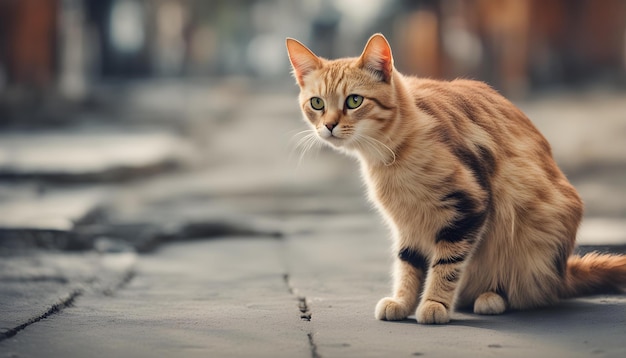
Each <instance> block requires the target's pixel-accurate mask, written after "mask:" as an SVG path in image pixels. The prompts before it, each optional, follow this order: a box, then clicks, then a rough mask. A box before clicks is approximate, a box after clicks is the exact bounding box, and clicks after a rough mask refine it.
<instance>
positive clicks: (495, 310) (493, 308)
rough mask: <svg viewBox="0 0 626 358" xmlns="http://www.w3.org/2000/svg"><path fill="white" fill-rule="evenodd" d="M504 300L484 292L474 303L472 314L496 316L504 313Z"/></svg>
mask: <svg viewBox="0 0 626 358" xmlns="http://www.w3.org/2000/svg"><path fill="white" fill-rule="evenodd" d="M506 306H507V303H506V300H505V299H504V297H502V296H500V295H499V294H497V293H495V292H491V291H490V292H485V293H483V294H481V295H480V296H478V298H476V300H475V301H474V313H476V314H482V315H498V314H502V313H504V311H506Z"/></svg>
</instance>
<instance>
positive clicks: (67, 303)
mask: <svg viewBox="0 0 626 358" xmlns="http://www.w3.org/2000/svg"><path fill="white" fill-rule="evenodd" d="M82 294H83V291H82V290H80V289H77V290H74V291H72V292H71V293H70V294H69V295H68V297H66V298H65V299H62V300H61V301H60V302H58V303H55V304H53V305H52V306H51V307H50V308H49V309H48V310H47V311H46V312H44V313H43V314H41V315H39V316H37V317H33V318H31V319H29V320H28V321H27V322H25V323H22V324H20V325H19V326H17V327H13V328H10V329H8V330H7V331H5V332H2V333H0V342H2V341H3V340H5V339H8V338H11V337H13V336H15V335H16V334H17V333H18V332H20V331H21V330H23V329H25V328H26V327H28V326H30V325H31V324H34V323H37V322H39V321H41V320H43V319H46V318H48V317H50V316H52V315H54V314H58V313H60V312H61V311H63V310H64V309H65V308H68V307H71V306H73V305H74V301H75V300H76V298H78V297H79V296H80V295H82Z"/></svg>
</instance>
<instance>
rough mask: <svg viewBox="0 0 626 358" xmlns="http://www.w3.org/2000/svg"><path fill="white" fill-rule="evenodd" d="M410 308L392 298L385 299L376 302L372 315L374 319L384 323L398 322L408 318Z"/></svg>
mask: <svg viewBox="0 0 626 358" xmlns="http://www.w3.org/2000/svg"><path fill="white" fill-rule="evenodd" d="M410 310H411V308H410V307H407V306H406V305H405V304H403V303H402V302H400V301H399V300H396V299H395V298H392V297H385V298H383V299H382V300H380V301H378V304H377V305H376V310H375V312H374V315H375V316H376V319H380V320H385V321H400V320H403V319H405V318H407V317H408V316H409V311H410Z"/></svg>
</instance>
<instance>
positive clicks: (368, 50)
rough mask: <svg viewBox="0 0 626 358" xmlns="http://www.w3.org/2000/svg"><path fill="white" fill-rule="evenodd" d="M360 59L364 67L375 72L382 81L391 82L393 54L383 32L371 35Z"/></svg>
mask: <svg viewBox="0 0 626 358" xmlns="http://www.w3.org/2000/svg"><path fill="white" fill-rule="evenodd" d="M359 61H360V64H361V67H362V68H366V69H368V70H370V71H372V72H373V73H375V74H376V75H377V76H379V77H380V79H381V81H385V82H389V81H390V80H391V72H392V71H393V56H392V55H391V47H390V46H389V42H387V39H385V36H383V35H382V34H374V35H372V37H370V39H369V41H367V45H365V49H364V50H363V53H362V54H361V57H360V58H359Z"/></svg>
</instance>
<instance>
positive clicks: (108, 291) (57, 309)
mask: <svg viewBox="0 0 626 358" xmlns="http://www.w3.org/2000/svg"><path fill="white" fill-rule="evenodd" d="M135 276H136V273H135V271H134V270H129V271H127V272H126V273H125V274H124V275H123V276H122V278H121V280H120V281H119V282H118V283H117V284H115V285H114V286H113V287H109V288H104V289H102V291H101V293H102V294H103V295H105V296H113V295H114V294H115V292H117V291H119V290H121V289H123V288H124V287H126V286H127V285H128V284H129V283H130V281H132V279H133V278H135ZM92 289H95V287H92ZM85 290H87V292H88V291H89V290H90V289H87V288H85V289H80V288H79V289H75V290H73V291H72V292H71V293H70V294H69V295H68V296H67V297H66V298H64V299H62V300H60V301H59V302H57V303H55V304H53V305H52V306H51V307H50V308H49V309H48V310H46V312H44V313H43V314H41V315H39V316H37V317H33V318H30V319H29V320H28V321H26V322H25V323H22V324H20V325H19V326H16V327H13V328H9V329H8V330H6V331H4V332H0V342H2V341H4V340H6V339H9V338H12V337H14V336H15V335H16V334H18V333H19V332H20V331H22V330H24V329H26V328H27V327H28V326H30V325H32V324H35V323H37V322H39V321H41V320H44V319H46V318H48V317H50V316H52V315H55V314H59V313H61V312H62V311H63V310H64V309H66V308H69V307H72V306H74V302H75V301H76V299H77V298H78V297H80V296H81V295H83V294H84V293H85ZM96 291H97V290H96Z"/></svg>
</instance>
